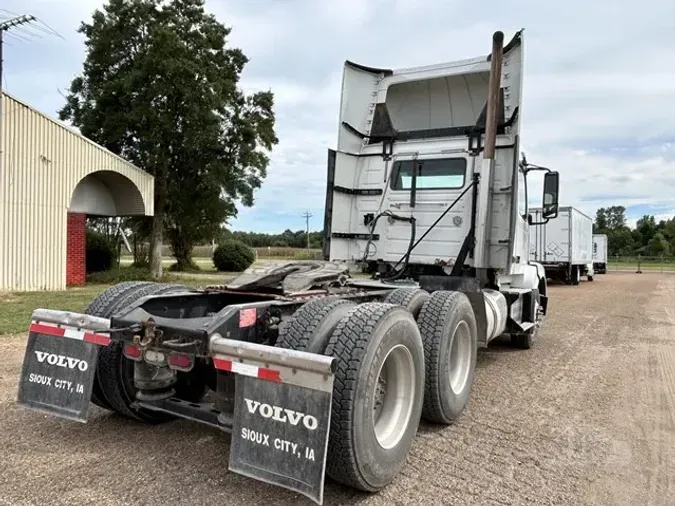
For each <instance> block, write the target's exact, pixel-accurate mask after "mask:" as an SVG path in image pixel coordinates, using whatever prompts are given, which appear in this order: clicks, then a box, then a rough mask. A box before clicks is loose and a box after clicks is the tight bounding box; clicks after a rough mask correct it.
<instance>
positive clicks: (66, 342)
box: [18, 32, 558, 504]
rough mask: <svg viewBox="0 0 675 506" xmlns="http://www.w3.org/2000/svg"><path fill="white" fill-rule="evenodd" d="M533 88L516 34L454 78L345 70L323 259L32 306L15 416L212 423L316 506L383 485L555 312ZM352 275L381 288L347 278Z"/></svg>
mask: <svg viewBox="0 0 675 506" xmlns="http://www.w3.org/2000/svg"><path fill="white" fill-rule="evenodd" d="M522 81H523V36H522V33H521V32H519V33H517V34H516V35H515V36H514V37H513V39H512V40H511V41H510V42H509V43H508V44H506V46H504V39H503V34H502V33H501V32H496V33H495V34H494V36H493V44H492V52H491V53H490V54H488V55H487V56H486V55H484V56H480V57H477V58H473V59H469V60H462V61H455V62H451V63H447V64H442V65H434V66H429V67H419V68H409V69H404V70H389V69H377V68H370V67H365V66H362V65H358V64H354V63H351V62H347V63H346V64H345V67H344V79H343V85H342V100H341V106H340V124H339V133H338V142H337V149H335V150H330V151H329V165H328V182H329V184H328V189H327V195H326V203H327V204H326V216H325V221H326V233H327V236H326V249H325V253H326V257H327V259H326V260H327V261H321V262H290V263H282V264H279V265H271V266H265V267H261V268H252V269H250V270H249V271H247V272H245V273H243V274H242V275H241V276H239V277H238V278H236V279H235V280H233V281H231V282H230V283H228V284H227V285H225V286H216V287H209V288H206V289H199V290H198V289H189V288H186V287H181V286H178V285H163V284H158V283H146V282H127V283H121V284H119V285H116V286H114V287H111V288H110V289H108V290H106V291H104V292H103V293H102V294H100V295H99V296H98V297H96V298H95V299H94V300H93V301H92V302H91V304H90V305H89V307H88V308H87V309H86V311H85V312H84V313H72V312H68V311H56V310H46V309H36V310H35V311H34V313H33V316H32V321H31V322H30V329H29V334H28V343H27V347H26V353H25V358H24V362H23V368H22V372H21V378H20V382H19V392H18V402H19V404H20V405H22V406H25V407H28V408H32V409H35V410H37V411H40V412H42V413H47V414H50V415H54V416H59V417H63V418H69V419H72V420H77V421H81V422H84V421H86V419H87V414H88V409H89V406H90V403H93V404H96V405H97V406H99V407H101V408H104V409H107V410H111V411H115V412H117V413H119V414H121V415H123V416H126V417H128V418H131V419H135V420H139V421H143V422H147V423H160V422H165V421H168V420H172V419H175V418H176V417H181V418H187V419H190V420H193V421H195V422H198V423H203V424H207V425H209V426H212V427H215V428H217V429H220V430H222V431H224V432H229V433H231V434H232V443H231V449H230V456H229V469H230V470H232V471H234V472H237V473H241V474H243V475H245V476H248V477H250V478H253V479H258V480H262V481H265V482H268V483H272V484H275V485H278V486H281V487H285V488H288V489H291V490H295V491H298V492H300V493H302V494H304V495H306V496H307V497H310V498H311V499H313V500H314V501H316V502H317V503H319V504H321V503H322V501H323V486H324V475H325V474H328V475H329V476H331V477H332V478H333V479H334V480H335V481H337V482H340V483H343V484H345V485H348V486H351V487H354V488H356V489H359V490H363V491H369V492H376V491H379V490H381V489H382V488H384V487H386V486H387V485H388V484H389V483H390V482H391V481H392V480H393V479H394V478H395V477H396V475H397V474H398V473H399V471H400V470H401V468H402V467H403V466H404V465H405V461H406V457H407V455H408V453H409V450H410V447H411V444H412V441H413V439H414V438H415V435H416V433H417V429H418V425H419V423H420V419H422V418H423V419H425V420H427V421H429V422H432V423H437V424H442V425H447V424H451V423H453V422H455V421H457V420H458V419H459V418H460V416H461V414H462V412H463V411H464V408H465V407H466V405H467V403H468V402H469V398H470V394H471V391H472V386H473V382H474V375H475V366H476V354H477V350H478V348H482V347H486V346H488V344H489V343H490V341H492V340H493V339H495V338H497V337H498V336H501V335H506V336H510V339H511V342H512V343H513V344H514V345H515V346H517V347H520V348H525V349H527V348H530V347H531V346H532V344H533V342H534V339H535V336H536V334H537V330H538V328H539V326H540V324H541V322H542V319H543V317H544V315H545V314H546V309H547V306H548V297H547V289H546V287H547V284H546V276H545V272H544V268H543V267H542V266H541V265H539V264H536V263H534V262H532V261H530V259H529V258H528V253H529V251H528V231H529V230H530V229H531V228H532V227H531V226H530V225H529V224H528V209H527V199H526V194H527V192H526V185H527V175H528V173H529V172H530V171H532V170H543V171H544V172H546V174H545V175H544V198H543V202H544V203H545V207H544V210H543V212H542V213H541V214H542V221H546V220H547V219H549V218H551V217H554V216H555V215H556V214H557V208H558V174H557V173H556V172H554V171H550V170H548V169H544V168H541V167H534V166H531V165H528V164H527V163H525V162H524V161H521V160H520V159H519V150H520V146H521V140H520V129H521V117H520V113H521V103H522V100H521V99H522V97H521V90H522ZM352 263H360V264H362V265H363V266H364V269H365V270H367V271H371V272H372V273H373V276H372V278H371V279H365V278H361V277H356V278H353V277H351V276H350V272H349V269H348V265H349V264H352ZM36 378H38V380H36ZM57 385H58V386H57ZM64 386H65V387H64ZM151 451H152V448H148V452H151ZM145 471H147V469H145ZM129 472H134V471H132V470H131V469H129ZM148 476H149V479H152V477H151V476H152V472H150V474H149V475H148Z"/></svg>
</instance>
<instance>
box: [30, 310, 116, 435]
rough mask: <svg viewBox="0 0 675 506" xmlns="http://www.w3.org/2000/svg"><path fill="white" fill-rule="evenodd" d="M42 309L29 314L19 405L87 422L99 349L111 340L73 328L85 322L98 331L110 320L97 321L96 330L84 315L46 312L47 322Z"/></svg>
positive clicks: (89, 318) (91, 318) (78, 327)
mask: <svg viewBox="0 0 675 506" xmlns="http://www.w3.org/2000/svg"><path fill="white" fill-rule="evenodd" d="M43 311H44V310H37V311H36V312H35V313H33V322H32V323H31V325H30V328H29V334H28V343H27V345H26V352H25V355H24V360H23V365H22V368H21V378H20V380H19V390H18V394H17V404H19V405H20V406H24V407H26V408H30V409H33V410H36V411H39V412H42V413H46V414H49V415H55V416H58V417H61V418H67V419H70V420H75V421H78V422H86V421H87V413H88V410H89V403H90V399H91V390H92V387H93V383H94V377H95V374H96V361H97V359H98V350H99V346H101V345H103V346H107V345H108V344H109V343H110V339H109V337H108V336H106V335H103V334H97V333H94V332H91V331H88V330H85V329H83V328H82V327H80V326H77V322H78V321H79V322H83V323H86V324H88V325H87V326H88V327H89V328H101V326H100V325H101V324H105V323H106V322H108V320H104V319H97V320H101V321H100V322H98V324H99V326H96V323H95V322H93V321H92V320H93V318H94V317H90V316H88V315H79V314H77V313H68V312H59V311H49V315H50V316H51V318H46V317H45V313H44V312H43ZM58 313H60V314H58ZM77 317H84V318H77ZM46 320H47V321H46ZM50 320H51V321H50ZM55 320H58V321H55ZM60 322H63V323H60ZM66 323H71V325H66Z"/></svg>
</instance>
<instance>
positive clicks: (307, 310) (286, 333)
mask: <svg viewBox="0 0 675 506" xmlns="http://www.w3.org/2000/svg"><path fill="white" fill-rule="evenodd" d="M355 305H356V304H355V303H353V302H351V301H348V300H344V299H319V300H313V301H310V302H307V303H306V304H304V305H303V306H302V307H300V309H298V310H297V311H296V312H295V313H293V316H291V317H290V318H288V319H287V320H285V321H284V322H282V323H281V325H280V326H279V336H278V337H277V341H276V343H275V345H274V346H276V347H277V348H286V349H290V350H297V351H307V352H310V353H318V354H323V352H324V351H325V350H326V346H328V340H329V339H330V336H331V334H332V333H333V331H334V330H335V327H337V325H338V323H339V322H340V320H341V319H342V317H343V316H345V315H346V314H347V313H348V312H349V310H350V309H352V308H353V307H354V306H355Z"/></svg>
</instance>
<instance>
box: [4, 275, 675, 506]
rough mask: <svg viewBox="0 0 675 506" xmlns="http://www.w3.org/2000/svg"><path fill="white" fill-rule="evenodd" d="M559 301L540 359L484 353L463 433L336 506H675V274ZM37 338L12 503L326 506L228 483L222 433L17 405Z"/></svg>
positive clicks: (20, 418) (342, 493) (14, 438)
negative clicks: (372, 490) (83, 418)
mask: <svg viewBox="0 0 675 506" xmlns="http://www.w3.org/2000/svg"><path fill="white" fill-rule="evenodd" d="M550 295H551V301H550V312H549V316H548V317H547V320H546V322H545V326H544V328H543V329H542V332H541V335H540V339H539V341H538V342H537V343H536V345H535V347H534V348H533V349H532V350H529V351H516V350H513V349H511V348H509V347H508V346H506V345H504V344H500V343H497V344H494V345H492V346H491V347H490V348H489V349H488V350H485V351H481V352H479V363H478V371H477V378H476V384H475V387H474V390H473V394H472V398H471V401H470V404H469V407H468V408H467V410H466V411H465V413H464V415H463V416H462V418H461V420H460V421H459V423H458V424H456V425H455V426H452V427H447V428H438V427H433V426H430V425H423V426H422V427H421V428H420V431H419V434H418V438H417V440H416V441H415V443H414V445H413V448H412V451H411V454H410V456H409V459H408V462H407V465H406V466H405V468H404V469H403V472H402V473H401V474H400V475H399V477H398V478H397V479H396V480H395V482H394V483H393V484H392V485H391V486H389V487H388V488H387V489H386V490H384V491H383V492H381V493H380V494H377V495H368V494H361V493H357V492H354V491H352V490H350V489H346V488H343V487H340V486H337V485H335V484H334V483H331V482H328V483H327V484H326V493H325V496H326V499H325V504H329V505H332V504H368V505H385V504H386V505H412V504H537V505H543V504H565V505H570V504H591V505H596V504H597V505H606V504H612V505H615V504H621V505H623V504H625V505H633V504H640V505H642V506H647V505H657V504H663V505H672V504H675V336H673V330H674V329H675V276H669V275H664V274H651V273H645V274H642V275H635V274H619V273H613V274H607V275H604V276H596V278H595V281H594V282H592V283H588V282H582V284H581V285H580V286H577V287H571V286H552V287H550ZM24 339H25V336H23V335H20V336H14V337H5V338H2V339H0V352H1V355H0V356H2V357H3V360H2V363H1V364H0V455H1V458H0V504H8V505H10V504H11V505H22V504H41V503H43V504H68V505H73V504H94V503H95V504H100V505H104V504H158V505H159V504H204V505H207V504H214V505H216V504H218V505H223V504H236V505H248V504H265V505H268V504H274V505H283V504H307V505H311V504H313V503H311V502H310V501H308V500H305V499H303V498H301V497H300V496H298V495H296V494H292V493H290V492H286V491H284V490H282V489H279V488H275V487H272V486H268V485H266V484H263V483H258V482H255V481H252V480H249V479H246V478H243V477H240V476H238V475H236V474H234V473H229V472H228V471H227V458H228V452H229V437H228V436H227V435H224V434H222V433H220V432H218V431H217V430H214V429H210V428H206V427H202V426H199V425H197V424H194V423H190V422H186V421H178V422H172V423H170V424H167V425H163V426H160V427H147V426H143V425H140V424H135V423H132V422H129V421H127V420H123V419H122V418H120V417H118V416H115V415H112V414H109V413H107V412H104V411H101V410H98V409H97V408H92V416H91V418H90V421H89V423H87V424H78V423H76V422H68V421H61V420H58V419H55V418H50V417H46V416H42V415H40V414H38V413H34V412H31V411H27V410H24V409H20V408H18V407H16V406H15V405H14V399H15V396H16V389H17V379H18V376H19V369H20V364H21V360H22V357H23V350H24Z"/></svg>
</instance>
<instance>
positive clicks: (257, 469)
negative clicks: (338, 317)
mask: <svg viewBox="0 0 675 506" xmlns="http://www.w3.org/2000/svg"><path fill="white" fill-rule="evenodd" d="M211 352H212V353H214V365H215V366H216V368H218V369H221V370H223V369H224V370H229V371H231V372H234V373H236V374H237V379H236V392H235V406H234V420H233V425H232V445H231V449H230V463H229V469H230V470H231V471H234V472H236V473H239V474H242V475H244V476H248V477H250V478H254V479H257V480H260V481H264V482H266V483H270V484H273V485H278V486H281V487H283V488H287V489H289V490H293V491H295V492H299V493H301V494H303V495H305V496H307V497H309V498H310V499H312V500H313V501H315V502H317V503H318V504H322V503H323V486H324V475H325V469H326V454H327V448H328V433H329V429H330V415H331V400H332V393H333V378H334V375H333V371H332V367H333V360H334V359H333V358H332V357H325V356H323V355H316V354H313V353H305V352H299V351H294V350H287V349H284V348H273V347H270V346H260V345H255V344H251V343H244V342H241V341H231V340H228V339H223V338H217V339H214V340H212V341H211Z"/></svg>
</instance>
